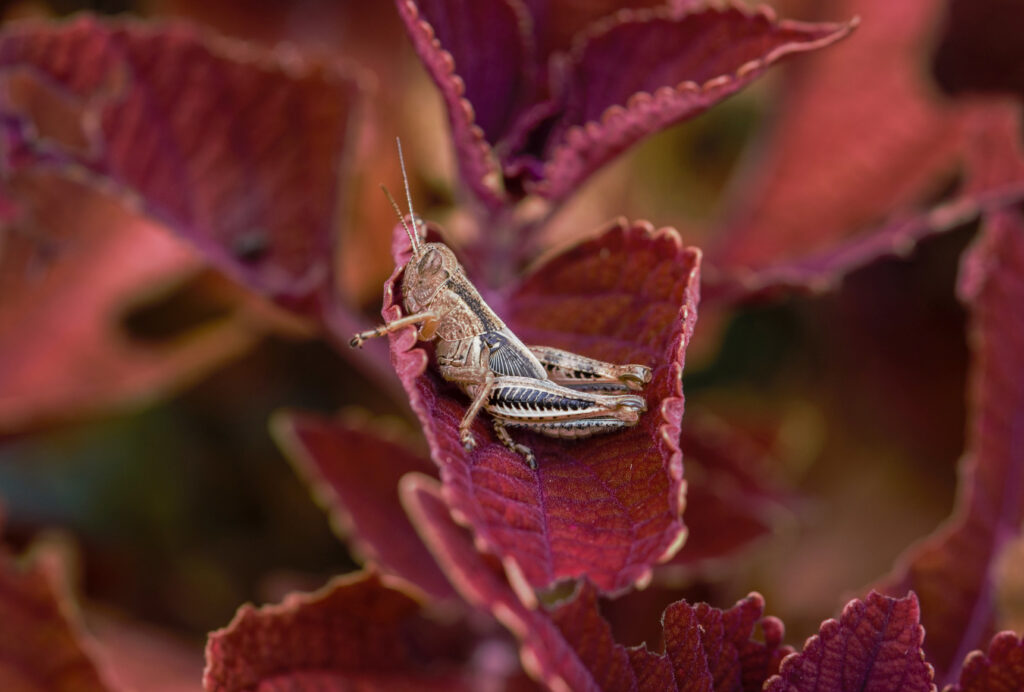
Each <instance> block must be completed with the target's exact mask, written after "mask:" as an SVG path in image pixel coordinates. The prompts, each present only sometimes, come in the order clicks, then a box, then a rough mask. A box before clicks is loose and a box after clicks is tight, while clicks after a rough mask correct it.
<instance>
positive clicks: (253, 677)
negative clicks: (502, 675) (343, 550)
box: [203, 573, 472, 692]
mask: <svg viewBox="0 0 1024 692" xmlns="http://www.w3.org/2000/svg"><path fill="white" fill-rule="evenodd" d="M400 584H401V582H399V581H392V580H390V579H389V578H387V577H383V578H381V577H378V576H377V575H375V574H372V573H371V574H359V575H354V576H348V577H343V578H338V579H335V580H334V581H332V582H331V583H330V584H328V585H327V586H326V587H324V588H323V589H321V590H320V591H318V592H316V593H313V594H291V595H290V596H288V597H287V598H286V599H285V600H284V601H283V602H282V603H281V604H279V605H274V606H264V607H263V608H259V609H256V608H254V607H252V606H251V605H245V606H242V608H241V609H239V611H238V614H237V615H236V616H235V619H234V620H233V621H232V622H231V624H230V625H228V627H226V628H224V629H222V630H218V631H216V632H214V633H212V634H211V635H210V638H209V641H208V642H207V646H206V661H207V665H206V672H205V674H204V675H203V684H204V686H205V688H206V689H207V690H208V691H210V692H213V691H216V692H229V691H232V690H254V689H260V690H263V689H267V690H269V689H290V690H324V691H327V690H351V689H366V690H369V689H385V688H386V689H403V690H406V689H407V690H414V689H428V690H457V689H472V682H471V678H470V677H469V676H468V675H467V674H466V673H465V672H464V671H463V670H462V665H463V664H464V663H465V661H466V660H467V655H468V653H469V652H468V641H467V638H466V633H465V632H464V631H463V630H461V629H459V628H456V627H452V626H443V625H441V624H439V623H437V622H434V621H433V620H431V619H429V618H428V617H427V615H426V614H424V613H423V612H422V611H421V608H420V606H419V604H418V603H417V602H416V601H415V600H413V599H412V598H410V597H409V596H408V595H406V594H405V593H404V592H403V591H402V590H401V586H400Z"/></svg>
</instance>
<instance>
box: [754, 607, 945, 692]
mask: <svg viewBox="0 0 1024 692" xmlns="http://www.w3.org/2000/svg"><path fill="white" fill-rule="evenodd" d="M919 618H920V608H919V606H918V603H917V598H916V597H915V596H914V594H913V593H911V594H910V595H908V596H907V597H906V598H901V599H895V598H889V597H887V596H883V595H881V594H879V593H876V592H871V593H870V594H869V595H868V597H867V599H866V600H864V601H861V600H853V601H850V602H849V603H848V604H847V605H846V607H845V608H843V614H842V615H841V616H840V619H839V620H826V621H825V622H824V623H822V625H821V630H820V631H819V633H818V634H816V635H814V636H813V637H810V638H809V639H808V640H807V643H806V644H804V650H803V651H802V652H801V653H795V654H792V655H790V656H788V657H787V658H786V659H785V660H783V661H782V667H781V670H780V671H779V674H778V675H776V676H775V677H773V678H771V679H770V680H769V681H768V682H767V683H766V684H765V686H764V689H765V692H825V691H826V690H827V691H828V692H845V691H846V690H866V691H870V690H876V691H877V692H882V691H883V690H904V691H906V692H914V691H915V690H916V691H919V692H929V691H931V690H934V689H935V685H934V683H933V682H932V667H931V666H930V665H928V663H926V662H925V660H924V652H923V651H922V650H921V642H922V640H923V639H924V628H922V627H921V624H920V622H919Z"/></svg>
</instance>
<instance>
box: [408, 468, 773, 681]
mask: <svg viewBox="0 0 1024 692" xmlns="http://www.w3.org/2000/svg"><path fill="white" fill-rule="evenodd" d="M402 497H403V501H404V502H405V505H406V509H407V510H408V511H409V513H410V515H411V516H412V517H413V519H414V523H415V525H416V527H417V528H418V529H419V531H420V533H421V535H422V536H423V539H424V541H425V542H426V543H427V545H428V546H429V547H430V549H431V551H432V552H433V553H434V555H435V557H436V558H437V560H438V563H439V564H440V565H441V567H442V569H443V570H444V571H445V573H446V574H447V575H448V577H449V579H451V581H452V584H453V586H455V588H456V590H458V591H459V593H461V594H462V595H463V597H465V598H466V600H467V601H469V602H470V603H471V604H474V605H476V606H477V607H480V608H483V609H485V610H488V611H490V612H491V613H493V614H494V616H495V617H496V618H498V620H500V621H501V622H502V623H503V624H504V625H505V626H506V627H508V628H509V629H510V630H511V631H512V632H513V633H514V634H515V635H516V637H518V638H519V640H520V643H521V645H522V649H521V652H520V657H521V658H522V660H523V664H524V667H525V668H526V669H527V670H528V671H530V672H531V673H532V674H533V675H534V676H535V677H537V678H538V679H540V680H542V681H543V682H544V683H545V684H547V685H548V687H549V688H551V689H553V690H661V691H663V690H723V691H724V690H757V689H760V686H761V683H762V682H764V680H765V679H766V678H767V677H768V676H769V675H771V674H772V673H773V672H775V670H776V669H777V667H778V663H779V660H780V659H781V658H782V657H783V655H785V654H786V653H787V652H788V651H789V649H787V648H785V647H781V640H782V635H783V630H782V624H781V623H780V622H779V621H778V620H776V619H774V618H762V612H763V607H764V603H763V601H762V599H761V597H760V596H758V595H757V594H751V596H749V597H748V598H746V599H744V600H743V601H740V602H739V603H738V604H737V605H736V606H735V607H733V608H731V609H729V610H727V611H722V610H718V609H716V608H711V607H709V606H707V605H704V604H700V605H697V606H691V605H689V604H687V603H685V602H679V603H675V604H673V605H671V606H669V607H668V609H667V610H666V611H665V614H664V618H663V622H664V637H665V642H666V646H665V653H657V652H652V651H650V650H648V648H647V646H646V645H641V646H638V647H634V648H626V647H624V646H622V645H621V644H618V643H616V642H615V640H614V638H613V636H612V633H611V628H610V626H609V625H608V623H607V622H606V621H605V620H604V618H603V617H602V616H601V614H600V611H599V609H598V604H597V590H596V589H595V588H594V587H593V586H592V585H590V584H589V583H583V584H582V585H581V586H580V587H579V589H578V591H577V593H576V595H575V596H574V597H573V598H571V599H570V600H567V601H564V602H562V603H559V604H557V605H555V606H553V607H551V608H550V609H544V608H538V607H536V603H533V604H531V605H532V606H534V607H530V606H528V605H526V604H524V603H523V601H522V600H520V598H519V596H518V595H517V593H516V591H515V590H514V589H513V588H512V586H511V585H510V584H509V583H508V581H506V579H505V576H504V574H502V571H501V569H500V568H499V567H498V566H497V565H496V564H494V563H493V562H489V561H488V559H487V557H486V556H484V555H482V554H481V553H479V552H478V551H477V550H476V549H475V548H474V546H473V543H472V540H471V538H470V536H469V535H468V533H467V532H466V531H465V530H464V529H462V528H460V527H459V526H458V525H456V524H455V523H454V521H452V519H451V516H450V512H449V509H448V507H447V506H446V505H445V503H444V500H443V499H442V496H441V490H440V488H439V487H438V484H437V482H436V481H434V480H432V479H430V478H427V477H425V476H416V475H412V476H408V477H406V478H405V479H403V481H402ZM756 628H760V629H761V636H762V637H763V640H762V641H756V640H755V639H753V635H754V633H755V629H756Z"/></svg>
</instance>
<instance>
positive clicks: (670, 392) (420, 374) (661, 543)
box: [382, 221, 700, 590]
mask: <svg viewBox="0 0 1024 692" xmlns="http://www.w3.org/2000/svg"><path fill="white" fill-rule="evenodd" d="M394 247H395V250H396V255H395V258H396V265H397V266H399V267H402V266H404V264H405V262H406V260H407V258H408V256H409V254H408V249H407V247H408V241H407V239H406V238H405V236H404V233H403V232H402V231H401V230H398V232H397V234H396V236H395V246H394ZM699 260H700V254H699V252H698V251H696V250H693V249H689V248H683V247H682V244H681V243H680V241H679V238H678V236H677V235H676V233H675V232H674V231H672V230H670V229H669V230H663V231H659V232H655V231H654V230H653V229H652V228H651V227H650V226H649V225H645V224H636V225H633V226H628V225H627V224H625V223H624V222H622V221H620V222H617V223H616V224H615V225H614V226H613V227H612V228H610V229H609V230H607V231H605V232H604V233H603V234H602V235H600V236H599V237H597V238H595V239H593V240H591V241H588V242H585V243H582V244H580V245H578V246H576V247H573V248H571V249H569V250H568V251H566V252H564V253H562V254H561V255H558V256H556V257H554V258H553V259H551V260H550V261H549V262H547V263H545V264H544V265H542V266H540V267H539V268H537V269H536V270H535V271H534V272H533V273H532V274H530V275H528V276H527V277H525V278H524V279H522V280H521V281H520V282H519V284H518V285H517V286H515V287H514V288H513V289H512V290H511V292H510V294H509V295H508V297H507V298H504V297H501V296H494V297H491V298H489V300H490V302H491V305H492V306H494V307H495V308H497V311H498V313H499V315H501V316H502V317H503V318H504V319H505V321H506V323H507V324H508V326H509V327H510V328H511V329H512V330H513V331H514V332H516V334H518V335H519V336H520V338H522V339H523V340H524V342H525V343H528V344H529V343H534V344H545V345H548V346H554V347H556V348H563V349H569V350H573V351H576V352H579V353H582V354H584V355H587V356H590V357H594V358H600V359H603V360H608V361H613V362H619V363H642V364H646V365H649V366H651V367H652V368H653V380H652V382H651V383H650V384H649V385H647V387H646V388H645V390H644V395H645V397H646V399H647V413H645V414H644V415H643V416H642V418H641V420H640V423H639V425H637V426H636V427H633V428H629V429H627V430H625V431H622V432H619V433H615V434H612V435H605V436H596V437H593V438H589V439H585V440H575V441H560V440H555V439H552V438H546V437H541V436H537V435H531V434H528V433H523V432H519V431H515V432H514V435H515V437H516V438H517V439H519V440H521V441H522V442H524V443H527V444H529V445H530V446H531V447H532V449H533V451H534V453H535V454H536V458H537V460H538V463H539V464H540V468H539V469H538V470H537V471H531V470H530V469H529V468H528V467H527V466H526V465H525V463H524V462H523V459H522V458H521V457H520V456H518V455H516V454H514V453H513V452H511V451H509V450H508V449H507V448H505V447H504V446H503V445H502V444H501V443H500V442H499V441H498V440H497V439H496V438H495V437H494V435H493V433H492V432H491V429H490V428H491V426H490V422H489V421H488V420H487V416H486V415H482V416H481V417H480V418H479V419H478V420H477V422H476V423H475V425H474V427H473V433H474V435H475V437H476V440H477V443H478V444H477V448H476V449H475V450H473V451H472V452H467V451H466V450H465V449H464V448H463V447H462V444H461V443H460V441H459V433H458V424H459V421H460V420H461V418H462V416H463V414H464V412H465V409H466V404H467V402H466V399H465V397H464V396H463V395H462V394H461V393H460V392H458V391H457V390H456V389H455V388H454V386H453V385H451V384H449V383H447V382H445V381H444V380H442V379H441V378H440V376H439V375H438V374H437V373H436V371H435V370H434V369H433V368H432V367H429V366H428V364H429V361H430V359H429V357H428V355H427V352H426V351H425V350H424V349H422V348H418V347H416V345H415V335H414V331H413V330H412V329H408V330H402V331H401V332H399V333H396V334H394V335H392V337H391V346H392V359H393V362H394V364H395V368H396V370H397V371H398V374H399V377H400V378H401V380H402V383H403V384H404V386H405V388H406V391H407V392H408V394H409V398H410V401H411V403H412V407H413V410H414V411H415V412H416V414H417V416H418V417H419V419H420V423H421V424H422V425H423V429H424V432H425V434H426V436H427V441H428V443H429V445H430V449H431V454H432V456H433V459H434V461H435V462H436V463H437V464H438V465H439V466H440V468H441V479H442V481H443V483H444V486H445V497H446V499H447V501H448V502H449V503H450V504H451V506H452V508H453V510H454V511H455V512H456V516H457V517H458V519H459V521H461V522H463V523H465V524H467V525H469V526H471V527H472V528H473V531H474V534H475V536H476V538H477V540H478V541H480V542H481V545H483V546H484V547H486V549H487V550H488V551H490V552H493V553H494V554H496V555H498V556H499V557H500V558H501V559H502V561H503V562H504V563H505V565H506V566H507V567H508V568H509V569H510V570H515V571H518V572H521V573H522V575H523V577H524V578H525V580H526V583H528V584H529V585H531V586H534V587H541V586H546V585H548V584H551V583H552V582H554V581H556V580H558V579H561V578H564V577H572V576H579V575H584V574H585V575H587V576H588V577H589V578H590V579H591V580H592V581H593V582H594V583H595V584H596V585H597V586H598V587H599V588H601V589H603V590H621V589H624V588H626V587H627V586H629V585H630V584H632V583H634V582H636V581H638V580H643V579H645V578H646V576H647V575H648V574H649V573H650V570H651V565H653V564H654V563H655V562H657V561H659V560H664V559H667V558H669V557H671V555H673V554H674V552H675V551H676V550H677V549H678V546H679V541H680V540H681V539H682V536H683V535H684V534H683V527H682V524H681V522H680V521H679V513H680V511H681V509H682V492H683V485H682V459H681V455H680V452H679V448H678V439H679V423H680V419H681V417H682V412H683V398H682V390H681V382H680V376H681V373H682V368H683V357H684V354H685V349H686V344H687V343H688V341H689V338H690V335H691V334H692V332H693V326H694V323H695V320H696V316H697V310H696V306H697V300H698V296H697V280H698V278H697V277H698V265H699ZM399 273H400V270H396V272H395V274H394V275H393V276H392V278H391V279H390V280H389V281H388V283H387V285H386V288H385V300H384V308H383V311H382V314H383V315H384V318H385V320H386V321H391V320H393V319H395V318H396V317H397V316H398V315H400V314H401V310H400V309H399V307H398V298H397V296H396V288H395V286H396V284H395V281H396V280H397V278H398V275H399ZM503 308H504V309H503Z"/></svg>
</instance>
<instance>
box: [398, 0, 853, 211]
mask: <svg viewBox="0 0 1024 692" xmlns="http://www.w3.org/2000/svg"><path fill="white" fill-rule="evenodd" d="M628 4H630V5H634V4H646V3H628ZM691 4H692V3H688V2H677V3H674V4H672V5H666V6H663V7H659V8H657V9H654V10H650V9H640V10H635V11H634V10H620V11H619V12H617V13H616V14H614V15H610V16H608V17H607V18H606V19H605V20H601V21H596V22H594V23H592V24H590V25H589V26H588V27H587V28H584V27H583V22H584V21H585V20H587V19H596V18H597V17H598V16H600V14H601V10H602V9H605V10H606V9H609V8H608V7H607V6H606V5H598V6H597V7H590V8H588V10H587V11H584V12H581V13H577V14H576V15H574V13H573V12H572V11H571V10H565V11H563V10H559V9H557V7H558V4H557V3H556V4H552V5H551V6H548V4H547V3H544V2H541V1H533V2H530V3H526V4H525V5H518V4H514V3H511V2H508V1H507V0H486V1H484V2H478V3H467V2H465V1H464V0H463V1H462V2H459V1H458V0H419V1H416V0H398V9H399V13H400V14H401V15H402V18H403V20H404V21H405V23H406V28H407V30H408V32H409V36H410V38H411V40H412V42H413V45H414V47H415V48H416V50H417V52H418V54H419V56H420V59H421V60H422V61H423V63H424V65H425V66H426V67H427V70H428V72H430V74H431V76H432V77H433V79H434V81H435V82H436V83H437V86H438V88H439V89H440V91H441V94H442V97H443V98H444V100H445V104H446V106H447V108H448V117H449V121H450V123H451V126H452V133H453V137H454V139H455V146H456V152H457V155H458V158H459V161H460V166H461V169H462V173H463V176H464V178H465V180H466V182H467V184H468V185H469V186H470V188H471V189H472V190H473V192H474V193H475V194H477V195H478V196H479V197H480V198H481V199H483V200H484V201H485V202H487V203H488V204H490V205H491V206H495V207H497V206H501V205H502V204H505V203H507V202H508V200H507V199H506V198H505V196H504V193H503V192H500V191H499V190H501V189H502V188H503V187H505V188H508V190H509V191H510V192H511V193H512V194H513V195H514V196H521V195H522V194H523V192H524V191H525V192H536V193H538V194H540V195H543V196H545V197H548V198H551V199H555V200H560V199H562V198H564V197H565V196H567V195H568V194H569V193H571V192H572V191H573V190H574V189H575V188H576V187H577V186H578V185H579V184H580V183H581V182H582V181H583V179H584V178H586V177H587V176H589V175H590V174H591V173H593V172H594V171H595V170H596V169H597V168H599V167H600V166H601V165H603V164H604V163H606V162H607V161H609V160H610V159H611V158H613V157H614V156H616V155H617V154H619V153H621V152H622V151H623V150H625V149H626V148H628V147H629V146H630V145H632V144H634V143H636V142H637V141H639V140H640V139H642V138H643V137H645V136H647V135H650V134H653V133H654V132H657V131H659V130H661V129H663V128H665V127H667V126H669V125H671V124H673V123H676V122H679V121H681V120H684V119H686V118H688V117H692V116H694V115H696V114H698V113H700V112H701V111H703V110H705V109H706V108H708V107H710V106H712V105H714V104H715V103H717V102H718V101H721V100H722V99H724V98H726V97H727V96H729V95H730V94H732V93H734V92H735V91H737V90H739V89H740V88H742V87H744V86H746V85H747V84H749V83H750V82H751V81H753V80H754V79H755V78H756V77H757V76H758V75H760V73H761V72H762V71H763V70H764V68H766V67H767V66H768V65H770V64H772V63H774V62H776V61H777V60H779V59H781V58H782V57H784V56H785V55H788V54H791V53H795V52H801V51H807V50H813V49H816V48H820V47H823V46H826V45H828V44H830V43H833V42H835V41H837V40H839V39H841V38H843V37H844V36H845V35H847V34H848V33H849V31H850V29H851V28H852V25H837V24H803V23H797V22H779V21H777V20H776V19H775V18H774V17H773V16H772V15H770V14H769V13H768V12H767V11H756V12H755V11H750V10H747V9H745V8H742V7H741V6H739V5H738V4H737V5H736V6H732V5H730V6H728V7H726V8H725V9H717V8H694V7H691ZM470 8H471V12H472V14H471V15H470V14H469V13H470ZM523 13H525V14H526V15H527V16H524V14H523ZM531 13H532V14H531ZM480 27H486V31H482V30H481V29H480ZM570 30H571V31H575V34H574V35H573V36H572V40H571V43H572V45H573V46H575V47H574V48H573V50H572V52H566V53H562V52H559V53H556V54H555V55H554V56H551V55H550V54H549V51H551V50H552V48H553V47H556V46H557V47H559V48H562V47H566V48H567V47H568V46H569V43H570V42H569V41H567V40H566V39H565V38H563V36H564V35H565V34H566V33H567V32H568V31H570ZM526 32H529V33H526ZM501 176H504V177H505V183H506V184H505V185H504V186H502V185H501V183H500V182H499V178H500V177H501Z"/></svg>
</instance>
